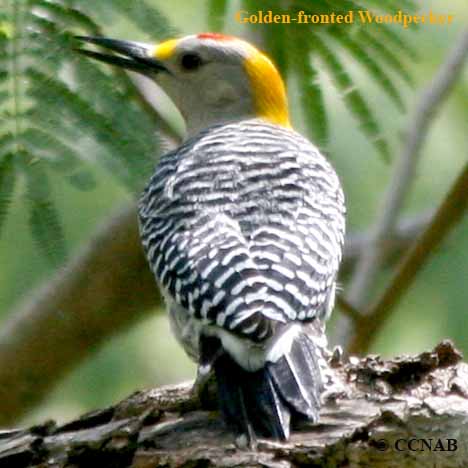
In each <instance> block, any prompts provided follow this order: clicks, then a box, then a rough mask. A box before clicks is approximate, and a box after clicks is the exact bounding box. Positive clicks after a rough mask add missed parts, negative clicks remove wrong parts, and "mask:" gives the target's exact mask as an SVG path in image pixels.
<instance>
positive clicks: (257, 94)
mask: <svg viewBox="0 0 468 468" xmlns="http://www.w3.org/2000/svg"><path fill="white" fill-rule="evenodd" d="M244 68H245V71H246V73H247V76H248V79H249V81H250V86H251V89H252V98H253V105H254V111H255V114H256V116H257V117H259V118H261V119H264V120H266V121H268V122H270V123H273V124H276V125H281V126H283V127H288V128H290V127H291V124H290V122H289V112H288V99H287V95H286V89H285V86H284V83H283V80H282V78H281V75H280V74H279V72H278V70H277V69H276V67H275V66H274V65H273V63H272V62H271V60H270V59H269V58H268V57H266V56H265V55H263V54H262V53H260V52H258V51H257V50H255V52H254V53H252V54H250V55H249V56H248V57H247V58H246V60H245V62H244Z"/></svg>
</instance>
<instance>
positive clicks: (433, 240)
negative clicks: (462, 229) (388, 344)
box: [349, 164, 468, 353]
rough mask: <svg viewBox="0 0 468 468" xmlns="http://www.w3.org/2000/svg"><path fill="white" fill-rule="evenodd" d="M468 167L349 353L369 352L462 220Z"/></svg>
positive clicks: (371, 312) (467, 197)
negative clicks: (440, 246) (412, 287)
mask: <svg viewBox="0 0 468 468" xmlns="http://www.w3.org/2000/svg"><path fill="white" fill-rule="evenodd" d="M467 187H468V164H466V165H465V167H464V169H463V170H462V172H461V174H460V175H459V176H458V178H457V180H456V181H455V183H454V184H453V186H452V188H451V190H450V191H449V193H448V194H447V196H446V197H445V199H444V201H443V202H442V204H441V205H440V207H439V209H438V210H437V213H436V214H435V216H434V218H433V220H432V222H431V224H430V225H429V226H428V228H427V229H426V230H425V232H424V233H423V234H422V235H421V237H420V239H418V240H417V241H416V242H415V244H414V246H413V248H411V249H410V251H409V252H408V254H407V255H406V257H405V258H404V259H403V261H402V263H401V265H400V267H399V268H398V269H397V271H396V273H395V275H394V276H393V278H392V280H391V281H390V284H389V285H388V287H387V288H386V290H385V292H384V293H383V295H382V297H381V298H380V299H379V300H378V301H377V302H376V303H375V304H374V305H373V306H372V307H371V308H370V309H369V312H368V313H367V314H366V316H364V317H362V319H361V320H360V321H359V322H358V323H357V327H356V333H355V335H354V339H353V340H352V341H351V343H350V346H349V352H350V353H366V352H367V351H368V349H369V346H370V344H371V342H372V339H373V337H375V336H376V335H377V333H378V331H379V329H381V328H382V327H383V326H384V325H385V323H386V321H387V320H388V318H389V316H390V315H391V313H392V311H393V310H394V308H395V306H396V305H397V304H398V302H399V301H400V299H401V298H402V296H403V295H404V293H405V292H407V291H408V289H409V288H410V286H411V284H412V283H413V281H414V279H415V278H416V276H417V274H418V273H419V271H420V270H421V268H422V267H423V265H424V263H425V262H426V261H427V260H428V259H429V257H430V255H431V254H433V253H434V252H435V251H436V249H437V247H438V246H439V245H440V243H441V242H442V240H443V239H444V237H445V236H446V235H447V234H448V232H449V231H450V229H451V228H452V227H453V226H454V225H455V224H456V223H457V222H459V221H460V220H461V218H462V216H463V215H464V214H465V212H466V209H467V206H468V191H467Z"/></svg>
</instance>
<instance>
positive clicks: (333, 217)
mask: <svg viewBox="0 0 468 468" xmlns="http://www.w3.org/2000/svg"><path fill="white" fill-rule="evenodd" d="M139 214H140V230H141V235H142V240H143V245H144V248H145V251H146V254H147V257H148V260H149V263H150V266H151V268H152V270H153V272H154V274H155V276H156V278H157V280H158V283H159V284H160V286H161V289H162V291H163V292H164V295H165V297H166V300H167V302H168V306H169V308H170V312H171V313H173V314H174V315H178V316H179V317H178V318H177V319H176V322H178V323H179V324H178V325H176V327H179V328H180V327H184V326H185V325H186V323H188V322H192V321H195V322H196V323H197V324H199V326H197V327H191V329H192V331H193V329H196V330H197V332H200V330H202V329H203V326H209V327H211V329H213V327H215V328H219V329H220V330H224V331H227V332H229V333H230V334H232V335H233V336H237V337H240V338H242V339H247V340H249V341H250V342H253V343H256V344H258V345H259V346H261V345H262V343H267V342H268V340H271V339H272V337H274V336H275V333H278V330H282V329H284V327H287V326H289V324H301V323H305V322H310V321H311V320H312V321H316V320H319V321H324V320H325V319H326V318H327V317H328V315H329V314H330V312H331V309H332V308H333V303H334V296H335V282H336V275H337V271H338V266H339V263H340V260H341V251H342V247H343V242H344V230H345V219H344V214H345V207H344V196H343V193H342V190H341V186H340V182H339V180H338V177H337V176H336V174H335V172H334V170H333V168H332V167H331V166H330V164H329V163H328V162H327V161H326V160H325V158H324V157H323V156H322V155H321V154H320V153H319V152H318V150H317V149H316V148H315V147H314V146H313V145H312V144H311V143H310V142H309V141H307V140H306V139H305V138H303V137H302V136H300V135H299V134H297V133H296V132H294V131H292V130H289V129H286V128H283V127H279V126H275V125H271V124H268V123H265V122H263V121H260V120H247V121H242V122H239V123H231V124H223V125H216V126H212V127H210V128H208V129H207V130H204V131H203V132H201V133H200V134H198V135H197V136H195V137H193V138H191V139H189V140H187V141H186V142H185V143H184V144H183V145H182V146H181V147H179V148H178V149H177V150H175V151H172V152H170V153H168V154H166V155H164V156H163V157H162V158H161V160H160V162H159V164H158V166H157V168H156V171H155V173H154V175H153V177H152V178H151V180H150V182H149V184H148V186H147V188H146V190H145V191H144V193H143V195H142V198H141V200H140V204H139ZM181 317H182V319H181ZM184 318H185V319H184ZM179 332H180V330H179ZM176 334H177V331H176ZM181 335H183V333H179V339H181V338H180V336H181ZM198 340H199V338H198V337H197V336H195V337H193V336H191V337H189V338H187V339H183V338H182V340H181V341H182V344H183V345H184V347H185V348H186V351H187V352H188V353H189V354H190V355H191V356H192V357H194V358H197V355H198V349H197V345H198ZM301 349H302V348H301ZM306 354H307V353H306ZM231 357H232V358H234V359H236V357H235V356H231ZM307 359H308V358H307ZM237 361H238V362H240V361H239V359H237ZM240 363H241V364H242V362H240ZM257 367H258V366H257ZM309 367H311V369H312V368H313V365H312V364H310V366H309ZM254 370H257V369H254ZM312 370H313V369H312ZM312 370H311V372H312ZM299 390H300V389H299ZM280 412H281V411H280ZM263 432H266V433H268V430H266V431H263ZM270 432H271V431H270ZM280 438H281V437H280Z"/></svg>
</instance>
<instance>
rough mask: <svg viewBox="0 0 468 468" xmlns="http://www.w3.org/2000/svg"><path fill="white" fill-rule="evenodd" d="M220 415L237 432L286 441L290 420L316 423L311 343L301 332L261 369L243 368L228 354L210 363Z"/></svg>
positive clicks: (316, 375) (316, 377)
mask: <svg viewBox="0 0 468 468" xmlns="http://www.w3.org/2000/svg"><path fill="white" fill-rule="evenodd" d="M214 370H215V374H216V380H217V384H218V395H219V404H220V409H221V412H222V413H223V415H224V418H225V420H226V423H227V424H228V425H229V426H230V427H231V428H233V429H234V430H235V431H236V432H237V433H239V434H246V435H247V437H249V438H251V437H254V436H255V435H257V436H260V437H266V438H273V439H277V440H287V439H288V438H289V431H290V424H291V416H292V417H294V416H300V417H305V418H307V419H309V420H312V421H317V419H318V413H319V409H320V393H321V379H320V368H319V365H318V358H317V355H316V352H315V344H314V343H313V342H312V341H310V340H309V339H308V338H307V337H306V336H305V335H303V334H302V333H300V334H298V335H297V337H296V338H295V339H294V341H293V342H292V344H291V347H290V350H289V351H288V352H287V353H285V354H284V355H283V356H281V357H280V358H279V359H278V360H277V361H276V362H267V364H266V365H265V367H263V368H262V369H260V370H258V371H255V372H250V371H246V370H244V369H243V368H242V367H241V366H240V365H239V364H237V362H236V361H235V360H234V359H233V358H231V357H230V356H229V355H228V354H227V353H226V352H224V353H223V354H222V355H221V356H219V357H218V359H217V360H216V362H215V363H214Z"/></svg>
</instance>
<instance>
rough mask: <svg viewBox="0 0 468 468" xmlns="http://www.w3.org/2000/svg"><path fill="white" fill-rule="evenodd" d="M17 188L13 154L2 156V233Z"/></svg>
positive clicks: (0, 174)
mask: <svg viewBox="0 0 468 468" xmlns="http://www.w3.org/2000/svg"><path fill="white" fill-rule="evenodd" d="M14 188H15V170H14V167H13V155H12V154H5V155H3V156H0V235H1V233H2V227H3V224H4V221H5V219H6V215H7V213H8V209H9V208H10V205H11V200H12V198H13V191H14Z"/></svg>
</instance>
